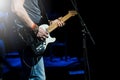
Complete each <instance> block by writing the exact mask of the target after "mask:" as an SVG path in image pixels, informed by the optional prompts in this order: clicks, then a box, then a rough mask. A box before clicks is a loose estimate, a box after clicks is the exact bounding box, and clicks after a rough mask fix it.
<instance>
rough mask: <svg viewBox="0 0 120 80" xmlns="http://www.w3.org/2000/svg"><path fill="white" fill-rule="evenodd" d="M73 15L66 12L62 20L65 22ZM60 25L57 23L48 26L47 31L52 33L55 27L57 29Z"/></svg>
mask: <svg viewBox="0 0 120 80" xmlns="http://www.w3.org/2000/svg"><path fill="white" fill-rule="evenodd" d="M70 17H71V15H70V14H69V13H68V14H66V15H65V16H64V17H62V19H61V20H62V21H63V22H65V21H66V20H68V19H69V18H70ZM57 27H58V26H57V24H52V25H50V26H49V27H48V28H47V31H48V32H49V33H50V32H52V31H53V30H54V29H56V28H57Z"/></svg>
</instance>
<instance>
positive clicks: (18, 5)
mask: <svg viewBox="0 0 120 80" xmlns="http://www.w3.org/2000/svg"><path fill="white" fill-rule="evenodd" d="M24 1H25V0H12V6H11V9H12V11H13V12H14V13H15V14H16V15H17V16H18V17H19V18H20V19H21V20H22V21H23V22H24V23H25V24H26V25H27V26H28V27H31V28H32V26H33V24H34V22H33V21H32V20H31V19H30V17H29V15H28V14H27V12H26V10H25V8H24V7H23V4H24Z"/></svg>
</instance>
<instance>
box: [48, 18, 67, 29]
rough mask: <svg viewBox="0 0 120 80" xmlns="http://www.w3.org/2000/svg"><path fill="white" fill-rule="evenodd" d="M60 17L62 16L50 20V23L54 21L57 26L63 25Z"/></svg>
mask: <svg viewBox="0 0 120 80" xmlns="http://www.w3.org/2000/svg"><path fill="white" fill-rule="evenodd" d="M61 18H62V17H59V18H58V19H55V20H53V21H50V25H51V24H55V23H56V24H57V26H59V27H62V26H64V25H65V23H64V22H63V21H62V20H61Z"/></svg>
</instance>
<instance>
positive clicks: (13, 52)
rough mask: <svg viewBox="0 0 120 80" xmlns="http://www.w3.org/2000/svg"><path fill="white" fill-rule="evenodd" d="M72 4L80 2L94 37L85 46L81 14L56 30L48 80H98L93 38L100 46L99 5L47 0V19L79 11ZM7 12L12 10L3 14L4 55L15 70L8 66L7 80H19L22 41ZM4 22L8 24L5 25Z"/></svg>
mask: <svg viewBox="0 0 120 80" xmlns="http://www.w3.org/2000/svg"><path fill="white" fill-rule="evenodd" d="M72 1H73V2H76V4H77V5H76V7H77V9H78V14H79V15H80V16H81V17H82V19H83V21H84V23H85V24H86V26H87V29H88V33H90V34H91V36H90V35H89V34H88V33H86V34H85V35H86V39H85V40H86V45H85V44H84V43H83V39H84V37H83V33H84V32H83V30H84V29H85V27H84V26H82V25H81V22H82V21H81V18H79V16H78V15H76V16H73V17H71V18H70V19H69V20H67V21H66V25H65V26H63V27H61V28H57V29H56V30H54V31H53V32H52V33H51V36H52V37H56V41H55V42H54V43H50V44H48V46H47V48H46V54H45V56H44V60H45V68H46V75H47V80H56V79H57V80H59V79H60V80H80V79H81V80H96V76H97V74H96V58H97V57H96V45H94V44H93V42H92V40H91V38H90V37H92V38H93V40H94V42H95V44H96V27H97V25H96V21H97V14H96V13H97V12H96V5H97V4H95V3H94V1H87V0H48V1H46V0H44V1H43V4H45V6H44V8H45V10H46V14H47V17H48V18H49V19H51V20H52V19H55V18H58V17H60V16H64V15H66V14H67V13H68V11H70V10H75V7H74V5H73V4H72ZM9 3H10V2H9ZM7 12H10V9H9V8H7V9H6V10H2V9H1V11H0V18H1V19H0V38H1V39H0V52H1V53H2V52H3V49H5V55H6V61H7V62H8V63H9V64H10V66H11V67H13V69H11V68H10V66H8V65H7V63H4V68H3V71H4V72H3V73H4V74H3V77H4V78H3V80H8V79H12V80H19V77H20V76H19V74H20V71H21V70H20V69H21V62H20V58H19V53H18V52H17V48H19V45H17V44H18V43H19V41H20V40H19V36H18V34H17V32H16V31H15V28H14V27H12V24H11V23H12V16H9V15H8V14H7ZM3 21H5V22H6V23H7V24H6V25H5V26H3V23H4V22H3ZM83 46H86V47H85V48H84V47H83ZM85 49H87V53H86V50H85ZM16 73H17V74H16ZM55 76H56V77H55Z"/></svg>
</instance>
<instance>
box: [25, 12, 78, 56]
mask: <svg viewBox="0 0 120 80" xmlns="http://www.w3.org/2000/svg"><path fill="white" fill-rule="evenodd" d="M75 15H77V12H76V11H74V10H73V11H68V13H67V14H66V15H65V16H63V17H62V19H61V20H62V21H64V22H65V21H66V20H68V19H69V18H70V17H72V16H75ZM39 27H42V28H43V29H44V30H46V31H47V32H48V33H49V34H48V38H46V39H45V40H44V41H42V40H39V39H38V38H37V37H36V35H35V34H27V36H30V35H32V36H30V37H28V38H29V39H27V41H26V42H28V45H29V46H30V47H31V49H32V50H33V52H34V53H35V55H42V54H43V53H44V51H45V49H46V47H47V45H48V44H49V43H51V42H54V41H55V40H56V38H55V37H51V36H50V32H52V31H53V30H55V29H56V28H57V27H58V26H57V24H52V25H50V26H49V25H47V24H42V25H40V26H39Z"/></svg>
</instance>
